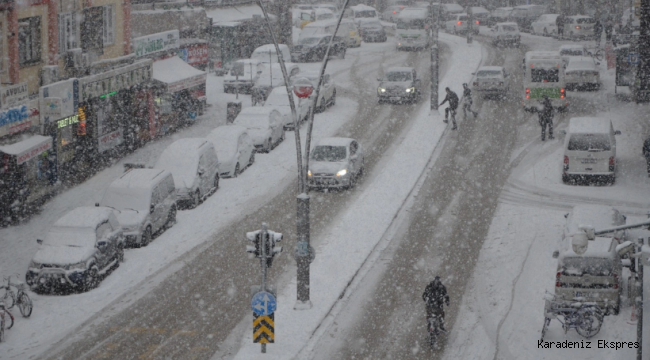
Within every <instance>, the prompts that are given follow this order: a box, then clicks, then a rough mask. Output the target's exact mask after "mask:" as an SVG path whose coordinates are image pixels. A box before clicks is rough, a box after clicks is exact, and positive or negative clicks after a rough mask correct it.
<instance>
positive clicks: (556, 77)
mask: <svg viewBox="0 0 650 360" xmlns="http://www.w3.org/2000/svg"><path fill="white" fill-rule="evenodd" d="M530 81H532V82H537V83H540V82H541V83H547V82H558V81H560V70H559V69H530Z"/></svg>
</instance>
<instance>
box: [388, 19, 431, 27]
mask: <svg viewBox="0 0 650 360" xmlns="http://www.w3.org/2000/svg"><path fill="white" fill-rule="evenodd" d="M379 26H381V25H379ZM425 26H426V21H425V20H424V19H398V20H397V28H398V29H400V30H407V29H416V30H419V29H424V28H425Z"/></svg>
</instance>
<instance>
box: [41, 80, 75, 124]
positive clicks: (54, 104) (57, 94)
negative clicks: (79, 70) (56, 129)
mask: <svg viewBox="0 0 650 360" xmlns="http://www.w3.org/2000/svg"><path fill="white" fill-rule="evenodd" d="M39 100H40V101H39V105H40V110H41V122H42V123H43V124H47V123H49V122H51V121H55V120H59V119H62V118H64V117H68V116H72V115H74V114H76V112H77V106H78V104H79V80H77V79H68V80H64V81H59V82H56V83H53V84H50V85H45V86H41V89H40V92H39Z"/></svg>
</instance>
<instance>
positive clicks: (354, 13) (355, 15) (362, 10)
mask: <svg viewBox="0 0 650 360" xmlns="http://www.w3.org/2000/svg"><path fill="white" fill-rule="evenodd" d="M344 11H345V12H346V13H347V15H348V17H349V18H351V19H353V20H354V23H355V24H357V26H358V25H359V19H368V18H374V19H379V15H378V14H377V10H375V8H374V7H372V6H368V5H365V4H359V5H354V6H350V7H348V8H347V9H345V10H344Z"/></svg>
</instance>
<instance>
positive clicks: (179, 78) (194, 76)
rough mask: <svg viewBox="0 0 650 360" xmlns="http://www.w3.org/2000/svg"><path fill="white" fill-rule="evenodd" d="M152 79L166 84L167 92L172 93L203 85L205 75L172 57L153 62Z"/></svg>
mask: <svg viewBox="0 0 650 360" xmlns="http://www.w3.org/2000/svg"><path fill="white" fill-rule="evenodd" d="M153 79H154V80H157V81H160V82H162V83H164V84H166V85H167V90H168V91H169V92H170V93H173V92H177V91H180V90H183V89H190V88H193V87H195V86H198V85H201V84H205V81H206V79H207V74H206V73H205V71H201V70H199V69H196V68H194V67H192V66H191V65H189V64H188V63H186V62H185V61H183V60H182V59H181V58H179V57H178V56H174V57H170V58H167V59H164V60H158V61H154V63H153Z"/></svg>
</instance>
